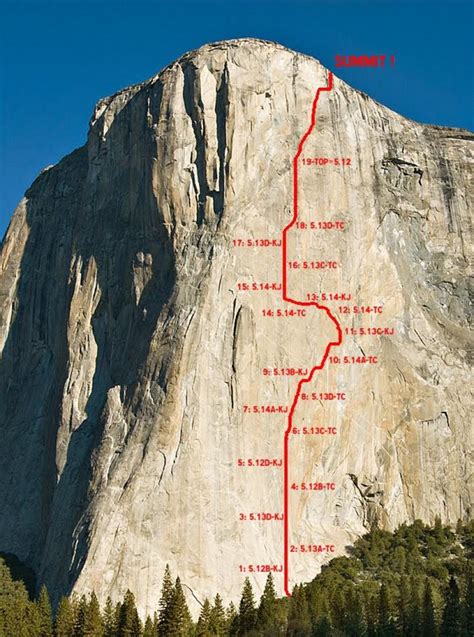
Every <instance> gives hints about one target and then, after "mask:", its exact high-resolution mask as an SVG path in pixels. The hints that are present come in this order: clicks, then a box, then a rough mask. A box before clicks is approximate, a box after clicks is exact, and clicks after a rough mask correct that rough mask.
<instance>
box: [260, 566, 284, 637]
mask: <svg viewBox="0 0 474 637" xmlns="http://www.w3.org/2000/svg"><path fill="white" fill-rule="evenodd" d="M279 611H280V608H279V604H278V600H277V596H276V591H275V584H274V582H273V575H272V574H271V573H269V574H268V577H267V581H266V582H265V588H264V589H263V594H262V597H261V599H260V605H259V607H258V613H257V628H258V630H259V632H260V633H262V635H265V636H267V635H269V636H273V635H278V634H279V633H280V628H281V625H282V623H283V622H282V617H281V613H280V612H279Z"/></svg>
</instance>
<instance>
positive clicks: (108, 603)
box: [104, 597, 117, 637]
mask: <svg viewBox="0 0 474 637" xmlns="http://www.w3.org/2000/svg"><path fill="white" fill-rule="evenodd" d="M116 632H117V626H116V622H115V608H114V605H113V604H112V600H111V599H110V597H107V599H106V600H105V607H104V637H115V633H116Z"/></svg>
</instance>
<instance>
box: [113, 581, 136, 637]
mask: <svg viewBox="0 0 474 637" xmlns="http://www.w3.org/2000/svg"><path fill="white" fill-rule="evenodd" d="M140 632H141V623H140V618H139V617H138V612H137V607H136V605H135V597H134V595H133V593H132V592H131V591H130V590H127V592H126V593H125V595H124V598H123V602H122V604H121V605H120V612H119V617H118V622H117V633H116V635H117V637H140Z"/></svg>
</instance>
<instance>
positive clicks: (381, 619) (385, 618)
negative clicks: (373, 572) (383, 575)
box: [377, 583, 396, 637]
mask: <svg viewBox="0 0 474 637" xmlns="http://www.w3.org/2000/svg"><path fill="white" fill-rule="evenodd" d="M377 635H378V637H392V636H394V635H396V628H395V622H394V619H393V614H392V608H391V603H390V595H389V590H388V587H387V586H386V584H385V583H384V584H382V586H381V587H380V591H379V600H378V622H377Z"/></svg>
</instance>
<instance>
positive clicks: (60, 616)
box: [54, 597, 74, 637]
mask: <svg viewBox="0 0 474 637" xmlns="http://www.w3.org/2000/svg"><path fill="white" fill-rule="evenodd" d="M73 634H74V610H73V607H72V604H71V602H70V601H69V599H68V598H67V597H61V599H60V601H59V604H58V610H57V611H56V620H55V622H54V635H55V637H72V636H73Z"/></svg>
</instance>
